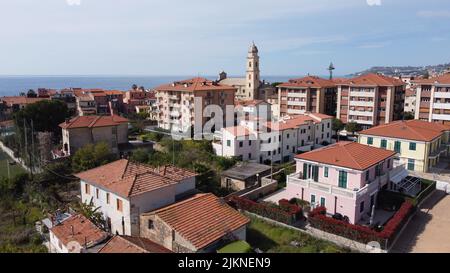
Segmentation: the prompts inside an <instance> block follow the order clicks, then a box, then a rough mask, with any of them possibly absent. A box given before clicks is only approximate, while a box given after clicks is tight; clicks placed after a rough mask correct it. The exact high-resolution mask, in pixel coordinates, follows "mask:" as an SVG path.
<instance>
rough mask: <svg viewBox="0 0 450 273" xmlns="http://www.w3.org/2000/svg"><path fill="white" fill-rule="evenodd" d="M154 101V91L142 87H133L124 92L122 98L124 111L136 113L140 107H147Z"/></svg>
mask: <svg viewBox="0 0 450 273" xmlns="http://www.w3.org/2000/svg"><path fill="white" fill-rule="evenodd" d="M154 102H155V93H154V92H148V91H146V90H143V89H134V90H129V91H127V92H125V96H124V98H123V104H124V111H125V113H137V112H138V111H139V110H138V109H140V108H142V107H145V108H148V107H149V106H151V104H152V103H154Z"/></svg>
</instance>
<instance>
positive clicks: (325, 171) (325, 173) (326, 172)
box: [323, 167, 328, 177]
mask: <svg viewBox="0 0 450 273" xmlns="http://www.w3.org/2000/svg"><path fill="white" fill-rule="evenodd" d="M323 176H325V177H328V167H325V168H324V170H323Z"/></svg>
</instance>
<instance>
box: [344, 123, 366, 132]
mask: <svg viewBox="0 0 450 273" xmlns="http://www.w3.org/2000/svg"><path fill="white" fill-rule="evenodd" d="M345 130H347V131H348V132H350V133H352V134H354V133H355V132H359V131H361V130H362V128H361V125H360V124H358V123H356V122H349V123H347V125H346V126H345Z"/></svg>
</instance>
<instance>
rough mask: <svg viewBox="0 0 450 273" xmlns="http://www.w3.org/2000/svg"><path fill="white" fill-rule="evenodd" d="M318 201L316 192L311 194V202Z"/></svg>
mask: <svg viewBox="0 0 450 273" xmlns="http://www.w3.org/2000/svg"><path fill="white" fill-rule="evenodd" d="M314 203H316V196H315V195H314V194H311V204H314Z"/></svg>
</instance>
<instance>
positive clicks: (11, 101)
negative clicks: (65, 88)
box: [0, 96, 49, 107]
mask: <svg viewBox="0 0 450 273" xmlns="http://www.w3.org/2000/svg"><path fill="white" fill-rule="evenodd" d="M42 100H49V98H27V97H24V96H13V97H0V101H4V102H5V103H6V105H8V106H9V107H11V106H13V105H15V104H19V105H22V104H31V103H36V102H38V101H42Z"/></svg>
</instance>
